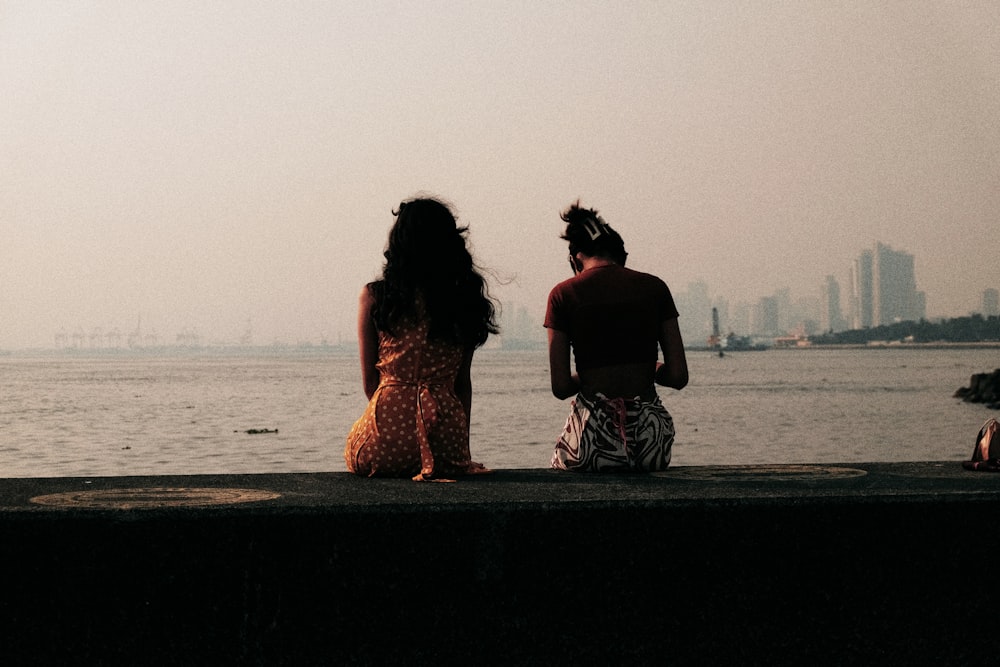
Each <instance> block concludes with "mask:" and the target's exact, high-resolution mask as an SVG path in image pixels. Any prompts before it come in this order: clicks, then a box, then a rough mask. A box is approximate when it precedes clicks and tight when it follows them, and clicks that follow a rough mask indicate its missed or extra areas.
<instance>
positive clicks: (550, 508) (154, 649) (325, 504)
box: [0, 463, 1000, 665]
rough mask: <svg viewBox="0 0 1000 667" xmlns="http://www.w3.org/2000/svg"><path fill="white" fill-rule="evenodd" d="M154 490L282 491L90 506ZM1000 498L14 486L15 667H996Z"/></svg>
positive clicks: (645, 479)
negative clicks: (221, 500) (241, 498)
mask: <svg viewBox="0 0 1000 667" xmlns="http://www.w3.org/2000/svg"><path fill="white" fill-rule="evenodd" d="M907 466H908V467H907ZM782 470H784V471H786V472H785V473H783V472H782ZM832 470H841V471H847V470H854V471H857V472H858V473H859V474H856V475H855V474H853V473H846V472H845V473H831V472H829V471H832ZM153 488H156V489H160V490H164V493H166V492H167V491H169V490H171V489H172V490H173V492H176V493H178V494H179V496H178V497H180V496H183V494H184V491H185V490H187V491H191V490H192V489H220V490H225V489H236V488H252V489H258V490H266V491H270V492H272V493H273V494H275V495H277V494H280V496H279V497H277V498H275V499H272V500H265V501H258V502H243V503H234V504H211V503H194V504H188V505H185V504H184V503H175V504H171V503H170V502H168V501H165V500H162V499H161V501H160V502H152V503H148V504H147V505H144V506H143V505H141V504H136V505H133V506H127V503H125V504H123V503H121V502H118V504H117V505H116V504H115V501H114V500H111V501H107V502H105V504H104V505H101V504H100V503H97V504H96V505H95V504H90V505H88V504H87V503H88V497H89V496H88V493H89V494H93V492H94V491H96V490H103V491H105V492H107V491H114V490H116V489H119V490H120V489H131V490H133V491H134V490H136V489H153ZM44 494H64V496H65V497H66V498H67V499H68V500H67V502H66V503H65V504H63V505H58V504H56V505H40V504H38V502H33V501H32V498H37V497H38V496H41V495H44ZM167 496H169V493H168V494H167ZM167 496H164V497H167ZM998 500H1000V475H991V474H989V473H971V472H966V471H962V470H961V469H960V466H959V465H958V464H957V463H947V464H906V465H905V466H902V467H895V468H894V467H891V466H884V465H883V466H878V465H864V466H859V465H857V464H850V466H849V467H839V468H838V467H831V466H814V467H803V466H789V467H753V468H731V469H676V470H675V471H671V472H670V473H665V474H664V475H659V476H634V477H632V476H624V477H623V476H618V477H600V478H594V477H585V476H574V475H568V474H564V473H555V472H553V471H501V472H499V473H498V474H497V475H495V476H493V477H492V478H488V479H486V478H477V479H473V480H467V481H460V482H459V483H457V484H415V483H412V482H409V481H406V480H363V479H356V478H353V477H350V476H348V475H339V474H327V475H264V476H249V477H248V476H241V477H225V476H221V477H188V478H104V479H94V480H78V479H68V480H0V566H2V569H0V591H2V596H0V615H2V616H0V617H2V619H3V626H2V630H0V640H2V642H0V664H4V665H21V664H101V665H103V664H108V665H110V664H121V665H160V664H163V665H200V664H224V665H225V664H245V665H281V664H294V665H317V664H422V663H426V662H430V661H431V660H435V661H445V662H446V663H451V662H462V663H463V664H466V663H467V664H484V663H486V664H605V663H615V664H667V663H670V664H698V665H702V664H803V663H804V662H818V663H821V664H955V665H968V664H993V663H995V662H996V657H997V655H998V649H996V648H995V646H996V644H995V641H994V638H993V635H992V632H993V627H994V625H995V623H994V620H993V619H994V618H995V617H996V614H997V610H998V608H1000V607H998V604H997V603H998V595H997V593H996V592H995V586H996V585H995V583H994V578H993V577H992V573H993V562H994V561H995V560H996V557H997V554H998V553H1000V551H998V546H1000V544H998V542H1000V532H998V531H997V530H996V528H995V524H996V519H995V515H996V513H997V511H998V509H1000V505H998Z"/></svg>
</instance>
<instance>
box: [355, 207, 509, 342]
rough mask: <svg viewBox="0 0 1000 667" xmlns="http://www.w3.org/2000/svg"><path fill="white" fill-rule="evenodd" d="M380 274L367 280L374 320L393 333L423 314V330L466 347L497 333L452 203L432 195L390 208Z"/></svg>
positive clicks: (494, 315) (491, 307) (493, 306)
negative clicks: (425, 323)
mask: <svg viewBox="0 0 1000 667" xmlns="http://www.w3.org/2000/svg"><path fill="white" fill-rule="evenodd" d="M392 213H393V215H395V216H396V223H395V224H394V225H393V226H392V229H391V230H390V231H389V241H388V243H387V245H386V249H385V252H384V253H383V255H384V256H385V265H384V266H383V267H382V277H381V279H379V280H376V281H375V282H372V283H369V285H368V289H369V290H370V291H371V294H372V296H373V297H374V299H375V308H374V319H375V326H376V327H377V328H378V329H379V330H380V331H385V332H387V333H389V334H392V335H394V334H395V330H396V328H397V327H398V326H399V325H401V324H402V323H403V322H404V321H407V320H413V319H417V318H420V317H426V318H427V319H428V320H429V322H430V328H429V332H428V336H429V337H430V338H432V339H434V340H440V341H447V342H450V343H455V344H458V345H461V346H463V347H465V348H475V347H479V346H481V345H482V344H483V343H485V342H486V339H487V338H488V337H489V335H490V334H496V333H499V331H500V328H499V326H498V324H497V319H496V318H497V311H496V304H495V303H494V301H493V299H492V298H491V297H490V295H489V290H488V287H487V284H486V280H485V279H484V278H483V276H482V275H481V274H480V273H479V271H478V270H477V268H476V265H475V262H474V261H473V259H472V254H471V253H470V252H469V250H468V248H467V247H466V244H465V236H466V232H467V231H468V227H459V226H458V223H457V222H456V220H455V216H454V214H453V213H452V212H451V209H450V208H449V207H448V206H447V205H446V204H444V203H442V202H440V201H438V200H437V199H431V198H419V199H410V200H407V201H404V202H402V203H401V204H400V205H399V209H398V210H396V211H393V212H392Z"/></svg>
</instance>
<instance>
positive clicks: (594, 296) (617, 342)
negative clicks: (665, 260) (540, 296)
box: [545, 264, 678, 371]
mask: <svg viewBox="0 0 1000 667" xmlns="http://www.w3.org/2000/svg"><path fill="white" fill-rule="evenodd" d="M677 315H678V314H677V306H676V305H674V298H673V296H672V295H671V294H670V289H669V288H668V287H667V284H666V283H665V282H663V281H662V280H660V279H659V278H657V277H656V276H654V275H650V274H648V273H640V272H639V271H633V270H631V269H626V268H625V267H622V266H618V265H617V264H609V265H607V266H601V267H595V268H592V269H588V270H587V271H584V272H583V273H580V274H578V275H576V276H573V277H572V278H570V279H569V280H564V281H563V282H561V283H559V284H558V285H556V286H555V287H553V288H552V291H551V292H550V293H549V302H548V307H547V308H546V311H545V326H546V327H547V328H549V329H555V330H557V331H563V332H565V333H567V334H569V338H570V343H571V344H572V347H573V356H574V359H575V362H576V369H577V371H579V370H581V369H588V368H599V367H601V366H611V365H615V364H629V363H642V362H649V363H655V362H656V360H657V358H658V356H659V349H658V343H659V337H660V331H661V329H662V325H663V322H664V321H665V320H669V319H672V318H676V317H677Z"/></svg>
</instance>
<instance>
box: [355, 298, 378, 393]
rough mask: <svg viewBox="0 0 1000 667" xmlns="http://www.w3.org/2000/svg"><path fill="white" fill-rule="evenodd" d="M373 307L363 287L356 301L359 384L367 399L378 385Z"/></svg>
mask: <svg viewBox="0 0 1000 667" xmlns="http://www.w3.org/2000/svg"><path fill="white" fill-rule="evenodd" d="M374 307H375V299H374V298H372V295H371V292H369V291H368V287H367V286H365V287H364V288H363V289H362V290H361V297H360V298H359V299H358V349H359V351H360V353H361V384H362V385H363V386H364V390H365V396H367V397H368V398H369V399H371V397H372V395H373V394H374V393H375V390H376V389H378V383H379V372H378V369H377V368H375V364H376V363H377V362H378V330H377V329H376V328H375V320H374V319H372V309H373V308H374Z"/></svg>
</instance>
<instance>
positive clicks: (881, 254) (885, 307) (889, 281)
mask: <svg viewBox="0 0 1000 667" xmlns="http://www.w3.org/2000/svg"><path fill="white" fill-rule="evenodd" d="M873 258H874V263H873V266H872V320H873V322H874V323H875V324H876V325H884V324H892V323H893V322H903V321H906V320H919V319H920V318H922V317H923V316H924V313H923V312H920V311H921V309H920V304H919V300H918V297H917V280H916V277H915V276H914V273H913V255H910V254H907V253H905V252H896V251H895V250H893V249H892V248H890V247H889V246H887V245H884V244H882V243H876V244H875V253H874V255H873Z"/></svg>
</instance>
